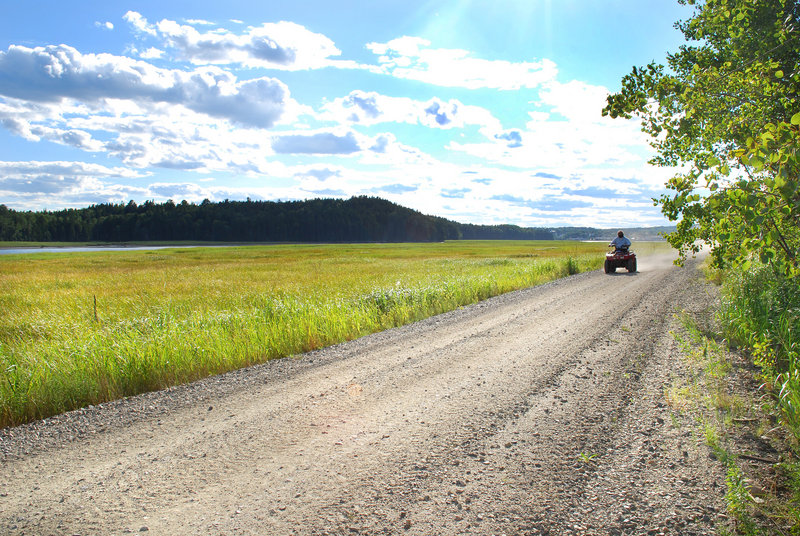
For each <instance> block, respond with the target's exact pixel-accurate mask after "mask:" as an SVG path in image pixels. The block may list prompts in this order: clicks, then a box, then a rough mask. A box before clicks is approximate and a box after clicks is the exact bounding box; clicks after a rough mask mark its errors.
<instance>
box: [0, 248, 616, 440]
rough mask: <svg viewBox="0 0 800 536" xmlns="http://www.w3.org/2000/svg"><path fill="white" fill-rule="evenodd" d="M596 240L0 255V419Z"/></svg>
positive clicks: (306, 346) (367, 313)
mask: <svg viewBox="0 0 800 536" xmlns="http://www.w3.org/2000/svg"><path fill="white" fill-rule="evenodd" d="M604 249H605V248H604V246H603V245H602V244H585V243H577V242H568V243H556V242H479V241H476V242H448V243H444V244H415V245H396V244H393V245H388V244H372V245H319V246H307V245H282V246H249V247H231V248H197V249H172V250H158V251H136V252H92V253H68V254H64V253H56V254H45V253H41V254H35V255H13V256H12V255H9V256H4V257H0V286H2V288H3V292H2V294H0V312H1V315H2V316H0V425H1V426H8V425H14V424H19V423H23V422H27V421H30V420H34V419H39V418H43V417H46V416H49V415H53V414H56V413H60V412H63V411H67V410H70V409H75V408H79V407H83V406H86V405H90V404H96V403H100V402H104V401H108V400H113V399H116V398H120V397H124V396H128V395H133V394H137V393H141V392H145V391H150V390H156V389H161V388H164V387H168V386H171V385H176V384H180V383H184V382H188V381H192V380H195V379H198V378H202V377H205V376H208V375H212V374H217V373H220V372H224V371H229V370H233V369H237V368H241V367H245V366H248V365H252V364H255V363H261V362H264V361H267V360H269V359H273V358H277V357H283V356H288V355H293V354H297V353H301V352H305V351H309V350H313V349H316V348H321V347H324V346H327V345H331V344H335V343H338V342H342V341H346V340H350V339H353V338H356V337H359V336H362V335H365V334H368V333H373V332H376V331H379V330H383V329H386V328H390V327H394V326H399V325H403V324H406V323H409V322H413V321H416V320H419V319H422V318H425V317H428V316H431V315H434V314H437V313H441V312H444V311H448V310H452V309H454V308H457V307H459V306H463V305H467V304H471V303H475V302H477V301H479V300H483V299H486V298H488V297H490V296H495V295H498V294H501V293H504V292H508V291H511V290H515V289H519V288H524V287H529V286H532V285H537V284H540V283H543V282H545V281H549V280H552V279H555V278H559V277H563V276H565V275H570V274H574V273H578V272H581V271H586V270H593V269H596V268H598V267H599V266H600V264H601V262H602V258H603V257H602V255H600V253H601V252H602V251H604Z"/></svg>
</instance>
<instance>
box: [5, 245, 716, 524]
mask: <svg viewBox="0 0 800 536" xmlns="http://www.w3.org/2000/svg"><path fill="white" fill-rule="evenodd" d="M639 269H640V271H639V273H636V274H628V273H624V272H622V271H620V272H619V273H618V274H615V275H605V274H603V273H602V271H595V272H591V273H585V274H579V275H576V276H573V277H569V278H566V279H563V280H560V281H556V282H553V283H550V284H547V285H543V286H540V287H536V288H532V289H528V290H524V291H519V292H514V293H510V294H506V295H504V296H500V297H497V298H493V299H491V300H487V301H485V302H482V303H480V304H477V305H474V306H470V307H465V308H462V309H460V310H457V311H454V312H451V313H447V314H444V315H440V316H437V317H433V318H430V319H428V320H425V321H422V322H418V323H416V324H413V325H409V326H406V327H402V328H398V329H393V330H389V331H386V332H383V333H379V334H376V335H372V336H368V337H364V338H362V339H359V340H356V341H352V342H349V343H346V344H341V345H338V346H335V347H331V348H328V349H325V350H322V351H318V352H313V353H310V354H306V355H303V356H300V357H299V358H288V359H283V360H277V361H273V362H271V363H268V364H266V365H262V366H257V367H252V368H250V369H247V370H242V371H237V372H234V373H230V374H225V375H221V376H217V377H214V378H210V379H207V380H204V381H201V382H196V383H193V384H191V385H187V386H182V387H178V388H174V389H169V390H166V391H163V392H158V393H149V394H146V395H143V396H138V397H132V398H129V399H126V400H122V401H118V402H114V403H110V404H104V405H101V406H96V407H92V408H88V409H85V410H81V411H76V412H71V413H68V414H65V415H61V416H59V417H55V418H52V419H48V420H45V421H41V422H38V423H34V424H31V425H26V426H21V427H17V428H11V429H6V430H2V431H0V533H2V534H36V535H41V534H68V535H71V534H76V535H78V534H79V535H89V534H103V535H106V534H126V533H143V532H147V533H149V534H159V535H160V534H165V535H171V534H261V535H268V534H270V535H271V534H408V535H412V534H414V535H432V534H480V535H488V534H508V535H511V534H523V535H527V534H553V535H554V534H587V535H589V534H592V535H595V534H596V535H621V534H682V535H686V534H715V533H716V532H715V526H719V525H722V524H725V523H726V521H725V516H724V515H723V514H724V512H725V508H724V503H723V499H722V497H723V494H724V473H723V472H722V468H721V467H720V464H719V463H718V462H715V461H714V460H712V459H710V458H709V455H708V449H707V448H706V447H705V446H704V445H703V444H702V442H700V441H699V440H698V438H697V434H696V433H695V432H694V431H693V428H692V427H691V426H690V425H688V424H686V423H683V422H682V421H681V419H680V418H679V417H676V416H675V415H673V412H672V410H671V409H670V408H669V407H668V406H667V405H666V400H665V396H664V393H665V389H666V387H667V386H668V385H669V384H670V382H671V381H672V379H673V378H674V377H675V376H676V375H680V374H681V371H682V364H681V357H680V354H679V352H678V349H677V345H676V343H675V341H674V340H673V338H672V336H671V335H670V334H669V333H668V331H669V329H672V328H674V326H675V324H674V319H673V313H674V312H676V311H677V310H680V309H682V308H685V309H697V310H702V309H704V308H706V307H707V305H708V302H709V300H710V298H709V295H708V294H707V291H706V289H705V286H704V284H703V283H702V282H701V281H700V279H699V277H698V272H697V270H696V268H695V267H694V265H691V264H690V265H689V266H688V267H687V268H683V269H681V268H676V267H674V266H672V265H671V258H668V257H650V258H640V259H639Z"/></svg>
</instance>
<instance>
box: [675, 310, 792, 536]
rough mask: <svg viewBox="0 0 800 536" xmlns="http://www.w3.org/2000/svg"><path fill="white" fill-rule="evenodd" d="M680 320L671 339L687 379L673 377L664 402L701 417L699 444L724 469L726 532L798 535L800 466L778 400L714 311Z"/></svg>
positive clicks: (682, 316)
mask: <svg viewBox="0 0 800 536" xmlns="http://www.w3.org/2000/svg"><path fill="white" fill-rule="evenodd" d="M678 320H679V321H680V326H681V329H678V330H675V331H673V332H672V334H673V336H674V337H675V339H676V341H677V342H678V344H679V346H680V347H681V350H682V353H683V355H684V357H685V361H686V363H687V366H688V375H687V376H686V377H685V378H681V379H674V380H673V384H672V385H671V386H670V387H669V389H668V390H667V392H666V397H667V400H668V401H669V403H670V406H671V407H672V409H673V411H676V412H678V413H682V414H684V415H688V416H690V417H691V418H693V419H694V420H695V422H696V423H697V432H696V433H697V435H698V436H699V440H700V441H701V442H703V443H705V444H706V445H707V446H708V448H709V449H710V451H711V455H712V456H713V457H714V458H716V459H717V460H718V461H719V462H720V463H721V464H722V465H723V466H724V467H725V471H726V478H725V487H726V493H725V499H726V502H727V505H728V513H729V515H730V519H731V521H732V525H731V526H730V527H729V528H725V529H722V530H721V534H723V535H733V534H736V535H748V536H749V535H787V534H793V535H798V534H800V517H798V514H800V510H798V500H799V499H800V463H798V461H797V455H796V454H797V453H796V452H795V451H794V450H793V445H792V441H791V439H790V437H789V434H787V433H786V432H785V430H784V429H783V428H782V427H781V426H780V425H779V424H778V421H779V419H778V413H779V411H780V410H779V409H778V407H777V405H776V402H775V397H774V396H773V394H772V393H770V392H768V391H766V390H765V387H766V386H765V385H764V384H763V383H762V384H760V385H759V381H758V380H759V378H758V374H759V371H758V368H757V367H755V366H754V365H752V362H751V360H750V359H748V357H747V356H746V355H743V354H742V353H741V352H736V351H734V350H732V349H730V348H729V347H728V344H727V341H726V340H725V339H723V338H722V335H721V333H719V331H718V327H717V326H716V325H715V322H714V321H713V316H712V314H711V313H710V312H705V313H702V314H696V313H695V314H690V313H687V312H685V311H684V312H682V313H681V314H680V315H678Z"/></svg>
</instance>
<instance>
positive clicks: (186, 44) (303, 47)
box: [124, 11, 355, 70]
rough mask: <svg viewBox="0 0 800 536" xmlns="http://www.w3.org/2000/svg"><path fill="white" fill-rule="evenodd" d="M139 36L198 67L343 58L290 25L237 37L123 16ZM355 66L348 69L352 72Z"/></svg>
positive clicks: (316, 63) (324, 41) (309, 64)
mask: <svg viewBox="0 0 800 536" xmlns="http://www.w3.org/2000/svg"><path fill="white" fill-rule="evenodd" d="M124 18H125V20H127V21H128V22H129V23H130V24H131V26H132V27H133V28H134V29H135V30H136V31H137V32H139V33H141V34H143V35H148V36H154V37H157V38H159V39H161V40H162V41H163V43H164V46H166V47H168V48H170V49H173V50H175V51H176V52H177V55H178V57H179V59H183V60H187V61H190V62H192V63H194V64H198V65H207V64H219V65H222V64H231V63H233V64H241V65H245V66H247V67H264V68H273V69H288V70H298V69H315V68H320V67H324V66H326V65H330V64H331V62H332V60H331V57H333V56H338V55H340V54H341V52H340V51H339V49H337V48H336V46H335V45H334V43H333V41H331V40H330V39H329V38H327V37H325V36H324V35H322V34H318V33H314V32H312V31H310V30H308V29H306V28H305V27H304V26H301V25H299V24H295V23H293V22H286V21H281V22H276V23H266V24H263V25H261V26H258V27H253V28H249V29H248V31H247V32H246V33H243V34H235V33H232V32H230V31H228V30H225V29H215V30H211V31H203V32H201V31H199V30H197V29H196V28H195V27H194V26H201V25H202V26H205V25H209V24H210V23H208V22H207V21H187V22H189V25H187V24H179V23H178V22H176V21H172V20H168V19H163V20H161V21H160V22H157V23H155V24H150V23H149V22H148V21H147V19H145V18H144V17H143V16H142V15H141V14H139V13H137V12H135V11H129V12H128V13H126V14H125V17H124ZM354 65H355V64H351V66H354Z"/></svg>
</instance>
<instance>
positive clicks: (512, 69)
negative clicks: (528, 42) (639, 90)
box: [367, 36, 558, 90]
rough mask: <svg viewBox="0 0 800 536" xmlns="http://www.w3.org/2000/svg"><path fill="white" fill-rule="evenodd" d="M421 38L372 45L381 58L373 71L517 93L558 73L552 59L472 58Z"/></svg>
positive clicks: (404, 38)
mask: <svg viewBox="0 0 800 536" xmlns="http://www.w3.org/2000/svg"><path fill="white" fill-rule="evenodd" d="M430 46H431V42H430V41H428V40H427V39H422V38H420V37H408V36H405V37H400V38H397V39H393V40H391V41H389V42H388V43H369V44H368V45H367V48H368V49H369V50H371V51H372V52H373V53H375V54H376V55H378V65H377V66H374V67H372V71H374V72H377V73H382V74H387V75H391V76H395V77H398V78H406V79H410V80H417V81H420V82H425V83H428V84H434V85H437V86H445V87H464V88H468V89H479V88H493V89H505V90H516V89H520V88H535V87H538V86H540V85H541V84H543V83H545V82H548V81H550V80H555V77H556V74H557V73H558V71H557V69H556V65H555V63H553V62H552V61H550V60H546V59H544V60H541V61H536V62H510V61H504V60H486V59H481V58H474V57H471V55H470V52H469V51H466V50H460V49H443V48H431V47H430Z"/></svg>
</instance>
